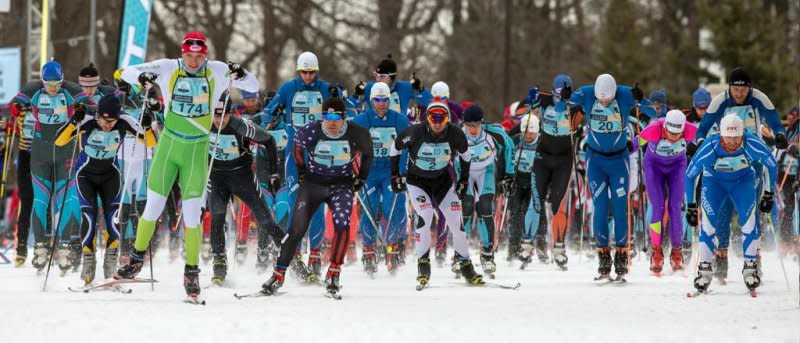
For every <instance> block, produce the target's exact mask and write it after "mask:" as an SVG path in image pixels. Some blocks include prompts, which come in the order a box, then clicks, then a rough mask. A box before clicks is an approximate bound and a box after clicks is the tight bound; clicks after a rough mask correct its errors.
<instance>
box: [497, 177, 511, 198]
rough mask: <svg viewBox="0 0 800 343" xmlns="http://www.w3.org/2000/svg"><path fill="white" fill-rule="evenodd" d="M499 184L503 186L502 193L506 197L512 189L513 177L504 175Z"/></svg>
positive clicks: (509, 195)
mask: <svg viewBox="0 0 800 343" xmlns="http://www.w3.org/2000/svg"><path fill="white" fill-rule="evenodd" d="M500 185H501V186H502V187H503V195H505V197H506V199H508V198H509V197H511V192H512V191H513V190H514V178H513V177H511V175H506V176H504V177H503V180H502V181H500Z"/></svg>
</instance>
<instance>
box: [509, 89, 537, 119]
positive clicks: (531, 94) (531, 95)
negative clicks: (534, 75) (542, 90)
mask: <svg viewBox="0 0 800 343" xmlns="http://www.w3.org/2000/svg"><path fill="white" fill-rule="evenodd" d="M538 98H539V87H538V86H537V87H531V89H529V90H528V103H529V104H533V102H534V101H536V100H537V99H538ZM511 115H512V116H514V115H515V114H514V113H511Z"/></svg>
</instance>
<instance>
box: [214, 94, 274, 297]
mask: <svg viewBox="0 0 800 343" xmlns="http://www.w3.org/2000/svg"><path fill="white" fill-rule="evenodd" d="M227 98H228V94H227V92H225V93H223V94H222V98H221V99H220V100H219V102H218V106H217V107H216V108H215V113H214V118H213V122H212V125H211V137H210V142H209V148H210V149H211V150H210V154H212V155H213V158H214V165H213V166H212V168H211V176H210V177H209V188H210V197H209V210H210V211H211V249H212V255H213V258H214V260H213V266H214V276H213V277H212V278H211V282H213V283H214V284H216V285H221V284H222V283H223V282H224V281H225V276H226V275H227V270H228V263H227V261H228V259H227V257H226V254H225V215H226V213H227V212H228V203H229V202H230V201H231V200H232V196H236V197H238V198H239V199H241V200H242V202H243V203H244V205H246V206H247V207H248V208H250V209H251V210H252V213H253V216H254V217H255V218H256V222H257V223H258V249H259V250H266V249H267V244H268V241H267V240H268V236H267V235H269V236H272V239H273V242H274V243H275V245H276V246H279V245H280V240H281V239H282V238H283V236H284V235H285V233H284V232H283V230H281V229H280V227H278V224H277V223H275V219H274V218H273V217H272V214H271V213H270V212H269V211H268V210H267V207H266V204H265V203H264V202H262V201H261V197H260V195H259V192H258V186H257V185H256V183H255V176H254V175H253V169H252V164H253V157H252V154H251V149H250V145H251V141H253V142H255V143H257V144H262V145H264V146H265V147H266V152H267V163H268V167H267V172H268V173H271V175H276V174H277V169H278V164H277V152H276V149H275V141H274V140H273V139H272V136H270V135H269V134H268V133H267V132H266V131H265V130H264V129H262V128H260V127H258V126H256V124H254V123H253V122H251V121H250V120H248V119H245V118H242V117H240V116H237V115H236V113H234V111H233V104H232V103H231V101H230V100H229V99H227ZM223 104H225V108H224V109H223V108H222V106H223ZM218 128H222V129H221V130H219V129H218ZM218 130H219V135H218V134H217V132H218ZM215 148H216V149H215ZM270 180H272V182H271V184H270V185H269V188H270V191H271V192H273V193H274V192H275V191H276V188H277V186H278V182H279V181H280V180H279V178H277V177H270ZM237 248H238V245H237ZM237 253H238V249H237Z"/></svg>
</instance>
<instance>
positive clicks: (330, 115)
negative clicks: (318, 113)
mask: <svg viewBox="0 0 800 343" xmlns="http://www.w3.org/2000/svg"><path fill="white" fill-rule="evenodd" d="M342 119H344V113H342V112H339V111H328V112H325V113H322V120H342Z"/></svg>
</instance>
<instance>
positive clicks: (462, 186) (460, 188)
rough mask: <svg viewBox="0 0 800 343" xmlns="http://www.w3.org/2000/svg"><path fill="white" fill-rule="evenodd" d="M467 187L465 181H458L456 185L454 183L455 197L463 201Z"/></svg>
mask: <svg viewBox="0 0 800 343" xmlns="http://www.w3.org/2000/svg"><path fill="white" fill-rule="evenodd" d="M467 185H468V181H467V179H462V180H459V181H458V183H456V196H457V197H458V198H459V199H463V198H464V196H465V195H467Z"/></svg>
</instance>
